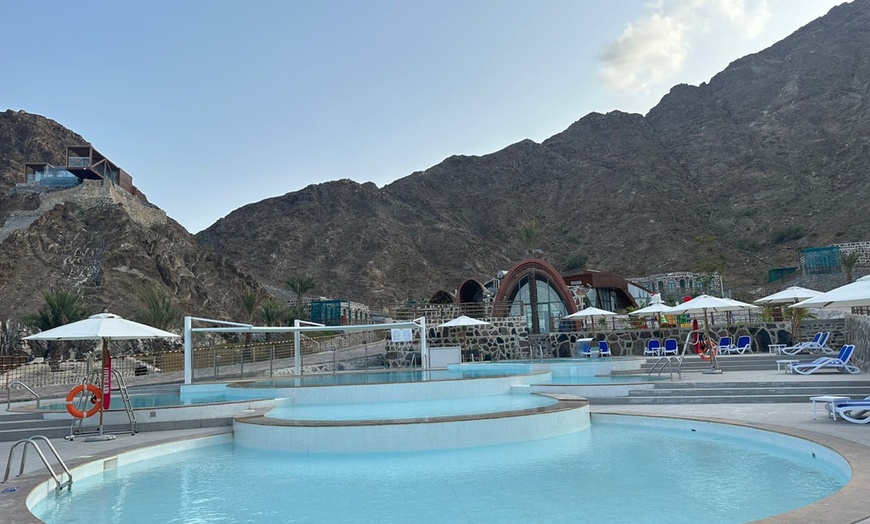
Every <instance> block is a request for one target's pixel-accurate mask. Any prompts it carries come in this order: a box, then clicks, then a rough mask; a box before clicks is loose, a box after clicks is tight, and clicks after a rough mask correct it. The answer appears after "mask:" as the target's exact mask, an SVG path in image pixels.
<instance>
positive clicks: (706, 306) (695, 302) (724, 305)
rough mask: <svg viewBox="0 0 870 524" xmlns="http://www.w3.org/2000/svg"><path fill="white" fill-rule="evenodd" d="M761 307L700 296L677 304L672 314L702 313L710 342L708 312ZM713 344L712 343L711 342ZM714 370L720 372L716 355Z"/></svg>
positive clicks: (726, 299)
mask: <svg viewBox="0 0 870 524" xmlns="http://www.w3.org/2000/svg"><path fill="white" fill-rule="evenodd" d="M758 307H759V306H756V305H753V304H747V303H746V302H740V301H739V300H732V299H730V298H719V297H712V296H710V295H699V296H697V297H695V298H693V299H692V300H689V301H688V302H683V303H682V304H677V305H676V306H674V307H673V308H671V313H702V314H703V315H704V331H705V333H706V334H707V340H710V323H709V322H708V321H707V312H708V311H709V312H710V313H722V312H728V311H740V310H742V309H756V308H758ZM711 342H712V341H711ZM711 363H712V364H713V368H714V369H717V370H718V367H719V366H718V362H717V361H716V356H715V354H714V355H713V356H712V358H711Z"/></svg>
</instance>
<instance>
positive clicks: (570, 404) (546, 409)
mask: <svg viewBox="0 0 870 524" xmlns="http://www.w3.org/2000/svg"><path fill="white" fill-rule="evenodd" d="M532 394H533V395H540V396H542V397H550V398H553V399H555V400H556V401H557V402H555V403H553V404H550V405H547V406H540V407H536V408H526V409H517V410H513V411H493V412H487V413H473V414H468V415H445V416H443V417H417V418H399V419H366V420H307V419H284V418H273V417H267V416H265V413H266V412H267V411H269V409H262V410H258V412H257V413H254V414H251V415H242V416H237V417H235V421H236V422H238V423H241V424H255V425H258V426H284V427H347V426H395V425H406V424H435V423H439V422H460V421H466V420H489V419H497V418H509V417H521V416H527V415H538V414H542V413H554V412H558V411H566V410H569V409H576V408H577V407H582V406H588V405H589V400H588V399H586V398H583V397H578V396H576V395H565V394H556V393H532Z"/></svg>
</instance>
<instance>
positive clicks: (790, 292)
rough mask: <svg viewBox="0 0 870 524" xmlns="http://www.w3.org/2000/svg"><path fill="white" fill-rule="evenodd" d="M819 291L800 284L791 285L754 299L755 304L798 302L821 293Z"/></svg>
mask: <svg viewBox="0 0 870 524" xmlns="http://www.w3.org/2000/svg"><path fill="white" fill-rule="evenodd" d="M821 294H822V292H821V291H815V290H812V289H807V288H805V287H800V286H791V287H789V288H786V289H783V290H782V291H779V292H777V293H774V294H772V295H767V296H766V297H761V298H759V299H758V300H756V301H755V303H756V304H788V303H790V302H798V301H801V300H806V299H808V298H813V297H816V296H818V295H821Z"/></svg>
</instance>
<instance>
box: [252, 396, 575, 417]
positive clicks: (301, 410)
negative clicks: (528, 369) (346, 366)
mask: <svg viewBox="0 0 870 524" xmlns="http://www.w3.org/2000/svg"><path fill="white" fill-rule="evenodd" d="M557 402H558V401H557V400H555V399H553V398H550V397H543V396H540V395H510V394H507V395H487V396H481V397H467V398H450V399H440V400H415V401H412V402H369V403H355V404H292V405H288V406H279V407H276V408H274V409H272V410H270V411H269V412H268V413H266V417H269V418H279V419H289V420H330V421H337V420H388V419H411V418H428V417H449V416H456V415H475V414H481V413H502V412H506V411H519V410H524V409H534V408H539V407H544V406H550V405H553V404H556V403H557Z"/></svg>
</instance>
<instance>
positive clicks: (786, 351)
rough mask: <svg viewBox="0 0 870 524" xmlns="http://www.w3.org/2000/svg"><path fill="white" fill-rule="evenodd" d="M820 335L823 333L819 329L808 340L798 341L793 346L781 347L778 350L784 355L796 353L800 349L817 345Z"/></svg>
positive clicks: (807, 348)
mask: <svg viewBox="0 0 870 524" xmlns="http://www.w3.org/2000/svg"><path fill="white" fill-rule="evenodd" d="M822 335H824V333H822V332H821V331H819V332H818V333H816V334H815V336H813V339H812V340H810V341H809V342H798V343H797V344H795V345H793V346H788V347H784V348H782V349H781V350H780V352H781V353H782V354H784V355H797V354H798V353H800V352H801V351H804V350H809V348H810V346H815V345H818V343H819V340H821V338H822Z"/></svg>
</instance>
